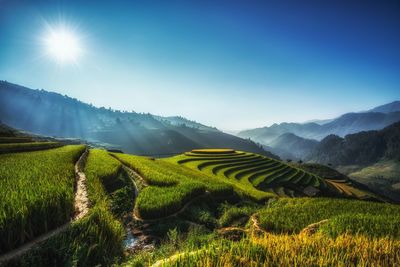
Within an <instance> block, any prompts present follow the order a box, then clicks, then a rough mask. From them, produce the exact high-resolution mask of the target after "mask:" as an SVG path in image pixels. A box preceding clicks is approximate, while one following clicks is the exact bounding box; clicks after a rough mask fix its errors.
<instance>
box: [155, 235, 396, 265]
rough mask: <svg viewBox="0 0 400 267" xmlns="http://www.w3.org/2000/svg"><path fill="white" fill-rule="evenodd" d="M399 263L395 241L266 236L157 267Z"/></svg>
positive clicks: (220, 243)
mask: <svg viewBox="0 0 400 267" xmlns="http://www.w3.org/2000/svg"><path fill="white" fill-rule="evenodd" d="M399 261H400V241H398V240H396V241H394V240H391V239H388V238H378V239H375V238H369V237H366V236H361V235H357V236H353V235H346V234H345V235H340V236H338V237H337V238H327V237H326V236H324V235H322V234H317V235H312V236H307V235H288V234H282V235H276V234H266V235H263V236H261V237H258V236H249V237H248V238H245V239H243V240H241V241H239V242H232V241H229V240H217V241H214V242H213V243H211V244H210V245H206V246H204V247H203V248H201V249H199V250H194V251H187V252H184V253H182V254H179V256H178V257H171V258H169V259H166V260H164V261H162V262H160V264H159V265H158V266H343V265H346V266H347V265H348V266H353V265H354V266H395V265H396V264H398V263H399Z"/></svg>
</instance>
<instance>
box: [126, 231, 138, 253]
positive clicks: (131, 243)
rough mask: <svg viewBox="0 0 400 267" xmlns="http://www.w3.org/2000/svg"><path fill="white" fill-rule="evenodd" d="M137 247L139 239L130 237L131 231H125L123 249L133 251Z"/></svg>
mask: <svg viewBox="0 0 400 267" xmlns="http://www.w3.org/2000/svg"><path fill="white" fill-rule="evenodd" d="M138 245H139V239H138V238H137V237H135V236H133V235H132V232H131V230H130V229H129V228H128V229H126V238H125V240H124V246H125V249H133V248H135V247H136V246H138Z"/></svg>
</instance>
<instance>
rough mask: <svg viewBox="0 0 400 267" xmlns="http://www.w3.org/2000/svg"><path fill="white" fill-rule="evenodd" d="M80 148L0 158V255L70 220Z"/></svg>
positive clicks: (70, 147) (81, 150) (82, 148)
mask: <svg viewBox="0 0 400 267" xmlns="http://www.w3.org/2000/svg"><path fill="white" fill-rule="evenodd" d="M84 148H85V147H84V146H65V147H62V148H57V149H51V150H47V151H37V152H29V153H16V154H3V155H0V173H1V177H0V188H1V190H0V253H4V252H6V251H9V250H11V249H13V248H16V247H18V246H20V245H22V244H23V243H25V242H27V241H29V240H32V239H34V238H35V237H37V236H38V235H40V234H43V233H45V232H47V231H49V230H51V229H53V228H55V227H57V226H59V225H61V224H63V223H65V222H67V221H68V220H69V219H70V218H71V215H72V214H73V202H74V181H75V173H74V164H75V162H76V161H77V160H78V158H79V156H80V155H81V154H82V152H83V150H84Z"/></svg>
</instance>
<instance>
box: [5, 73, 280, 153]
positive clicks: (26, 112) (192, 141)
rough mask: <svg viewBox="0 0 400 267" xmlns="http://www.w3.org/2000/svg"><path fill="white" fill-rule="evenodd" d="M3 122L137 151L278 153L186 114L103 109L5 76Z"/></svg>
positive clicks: (132, 151)
mask: <svg viewBox="0 0 400 267" xmlns="http://www.w3.org/2000/svg"><path fill="white" fill-rule="evenodd" d="M0 121H2V122H3V123H5V124H7V125H9V126H12V127H15V128H18V129H22V130H27V131H30V132H33V133H38V134H43V135H48V136H57V137H73V138H81V139H85V140H88V141H90V142H92V143H99V144H101V145H103V146H105V147H108V148H115V149H121V150H123V151H125V152H129V153H136V154H151V155H159V154H168V153H181V152H183V151H188V150H191V149H195V148H203V147H230V148H234V149H240V150H246V151H251V152H255V153H260V154H264V155H268V156H272V157H274V156H273V155H271V154H270V153H268V152H266V151H264V150H263V149H262V148H261V147H259V146H258V145H257V144H255V143H254V142H252V141H249V140H244V139H242V138H239V137H236V136H233V135H230V134H226V133H223V132H221V131H219V130H217V129H215V128H212V127H208V126H205V125H202V124H199V123H197V122H193V121H190V120H187V119H184V118H181V117H165V118H164V117H160V116H153V115H151V114H139V113H135V112H125V111H123V112H122V111H117V110H112V109H110V108H109V109H106V108H104V107H101V108H97V107H94V106H93V105H91V104H86V103H83V102H81V101H79V100H77V99H74V98H70V97H68V96H63V95H61V94H57V93H52V92H47V91H44V90H32V89H29V88H26V87H22V86H19V85H15V84H11V83H8V82H4V81H0Z"/></svg>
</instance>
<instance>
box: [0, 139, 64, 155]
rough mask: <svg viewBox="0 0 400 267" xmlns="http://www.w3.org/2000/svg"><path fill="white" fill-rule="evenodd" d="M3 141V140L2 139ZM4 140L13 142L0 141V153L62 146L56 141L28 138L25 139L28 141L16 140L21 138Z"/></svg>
mask: <svg viewBox="0 0 400 267" xmlns="http://www.w3.org/2000/svg"><path fill="white" fill-rule="evenodd" d="M3 141H5V140H4V139H3ZM6 141H12V142H13V143H5V142H4V143H1V142H0V154H5V153H14V152H27V151H34V150H44V149H49V148H56V147H60V146H62V144H61V143H58V142H30V141H29V140H27V141H28V142H18V141H22V140H21V139H19V140H6ZM14 142H15V143H14Z"/></svg>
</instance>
